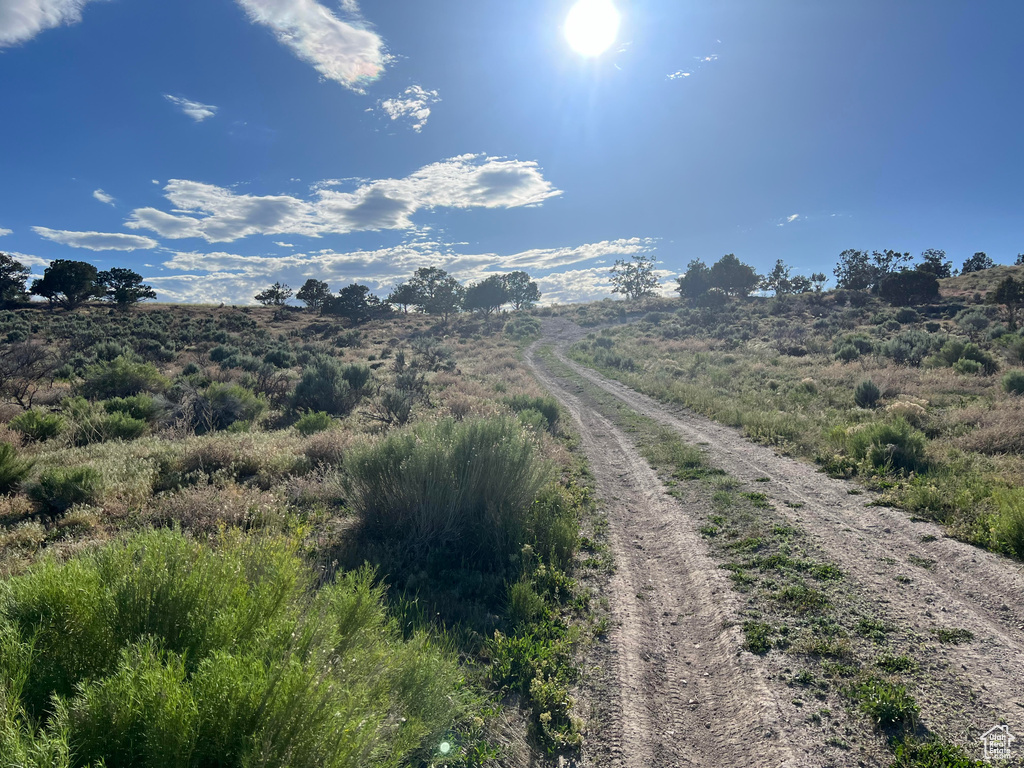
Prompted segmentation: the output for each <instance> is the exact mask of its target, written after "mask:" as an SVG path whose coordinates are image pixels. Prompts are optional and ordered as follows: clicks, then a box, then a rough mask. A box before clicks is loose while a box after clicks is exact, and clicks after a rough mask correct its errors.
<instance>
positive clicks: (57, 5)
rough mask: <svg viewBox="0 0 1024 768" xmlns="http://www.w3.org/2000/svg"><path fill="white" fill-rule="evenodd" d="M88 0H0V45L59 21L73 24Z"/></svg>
mask: <svg viewBox="0 0 1024 768" xmlns="http://www.w3.org/2000/svg"><path fill="white" fill-rule="evenodd" d="M88 2H89V0H2V1H0V48H4V47H6V46H9V45H15V44H17V43H23V42H25V41H26V40H31V39H32V38H33V37H35V36H36V35H38V34H39V33H40V32H42V31H44V30H47V29H51V28H53V27H59V26H60V25H61V24H69V25H70V24H77V23H78V22H80V21H81V20H82V8H84V7H85V5H86V3H88Z"/></svg>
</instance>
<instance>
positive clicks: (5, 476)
mask: <svg viewBox="0 0 1024 768" xmlns="http://www.w3.org/2000/svg"><path fill="white" fill-rule="evenodd" d="M34 465H35V462H34V461H33V460H32V459H23V458H21V456H19V455H18V451H17V449H16V448H15V447H14V446H13V445H8V444H7V443H0V493H10V492H11V491H13V490H15V489H16V488H17V487H18V486H19V485H20V484H21V481H22V480H24V479H25V478H26V477H27V476H28V473H29V472H31V471H32V467H33V466H34Z"/></svg>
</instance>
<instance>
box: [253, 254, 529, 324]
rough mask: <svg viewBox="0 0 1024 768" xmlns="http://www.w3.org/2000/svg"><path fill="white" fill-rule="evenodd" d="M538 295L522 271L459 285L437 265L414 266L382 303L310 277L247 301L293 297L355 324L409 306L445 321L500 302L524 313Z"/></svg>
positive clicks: (487, 311) (487, 313)
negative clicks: (334, 290)
mask: <svg viewBox="0 0 1024 768" xmlns="http://www.w3.org/2000/svg"><path fill="white" fill-rule="evenodd" d="M540 295H541V294H540V288H539V287H538V286H537V283H536V282H535V281H533V280H531V279H530V276H529V275H528V274H527V273H526V272H510V273H508V274H505V275H491V276H490V277H487V278H485V279H484V280H481V281H480V282H478V283H474V284H471V285H463V284H462V283H460V282H459V281H458V280H456V279H455V278H454V277H452V276H451V275H449V274H448V272H446V271H445V270H443V269H440V268H439V267H420V268H419V269H417V270H416V272H415V273H414V274H413V276H412V277H411V278H410V279H409V281H408V282H405V283H399V284H398V285H397V286H395V288H394V290H392V291H391V293H390V294H388V296H387V297H386V298H384V299H381V298H380V297H379V296H375V295H374V294H372V293H370V289H369V287H367V286H365V285H360V284H359V283H352V284H351V285H349V286H347V287H346V288H342V289H341V290H339V291H338V293H337V294H333V293H331V289H330V286H329V285H328V284H327V283H326V282H324V281H323V280H317V279H315V278H309V279H308V280H306V282H305V283H303V285H302V287H301V288H299V290H298V291H296V292H293V291H292V289H291V288H290V287H289V286H288V285H286V284H284V283H280V282H278V283H274V284H273V285H271V286H270V287H269V288H267V289H266V290H263V291H260V292H259V293H257V294H256V295H255V296H254V297H253V298H255V299H256V301H258V302H260V304H263V305H264V306H284V305H285V304H287V303H288V301H289V300H290V299H291V298H292V297H293V296H294V298H295V299H297V300H298V301H301V302H302V303H303V304H305V305H306V308H307V309H309V310H310V311H313V312H319V313H320V314H323V315H336V316H340V317H345V318H347V319H349V320H352V321H353V322H357V323H358V322H364V321H366V320H370V319H373V318H375V317H380V316H381V315H386V314H388V313H390V312H393V311H400V312H402V313H407V312H408V311H409V308H410V307H412V308H414V309H415V310H417V311H419V312H423V313H425V314H428V315H438V316H440V317H441V320H442V322H445V323H447V322H448V320H449V318H450V317H451V316H452V315H455V314H458V313H459V312H476V313H478V314H480V315H482V316H483V317H484V318H485V319H487V318H490V317H491V315H493V314H494V313H495V312H497V311H498V310H500V309H501V308H502V307H503V306H505V305H506V304H508V305H511V306H512V308H513V309H515V310H520V309H528V308H529V307H532V306H533V305H534V304H535V303H536V302H537V301H539V300H540Z"/></svg>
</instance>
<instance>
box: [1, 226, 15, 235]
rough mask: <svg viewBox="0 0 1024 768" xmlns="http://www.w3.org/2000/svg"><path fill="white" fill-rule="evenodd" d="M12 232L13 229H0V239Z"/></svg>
mask: <svg viewBox="0 0 1024 768" xmlns="http://www.w3.org/2000/svg"><path fill="white" fill-rule="evenodd" d="M13 232H14V230H13V229H4V228H3V227H0V237H3V236H4V235H9V234H11V233H13Z"/></svg>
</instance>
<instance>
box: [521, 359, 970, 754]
mask: <svg viewBox="0 0 1024 768" xmlns="http://www.w3.org/2000/svg"><path fill="white" fill-rule="evenodd" d="M540 354H541V355H542V357H543V358H544V360H545V362H546V364H547V365H548V366H549V367H551V369H552V370H554V371H556V372H557V373H558V375H560V376H563V377H565V378H569V379H571V380H572V381H574V382H576V383H578V384H580V385H581V386H582V387H583V388H584V391H585V392H586V396H587V398H588V399H589V400H590V401H591V402H592V403H594V404H596V406H597V408H598V409H599V411H600V412H601V413H603V414H604V415H605V416H606V417H607V418H609V419H611V420H612V421H613V422H614V423H615V424H616V425H617V426H619V427H620V428H621V429H623V430H624V431H626V432H627V433H629V434H630V435H631V437H632V439H633V441H634V442H635V444H636V446H637V448H638V450H639V451H640V452H641V454H642V455H643V456H644V457H645V458H646V459H647V460H648V462H649V463H650V464H651V466H652V467H654V468H655V469H656V470H657V471H658V473H659V475H660V476H661V478H662V480H663V481H664V482H665V485H666V487H667V489H668V490H669V491H670V493H672V494H673V495H675V496H676V497H677V498H679V499H680V500H681V501H683V502H685V503H688V504H689V505H691V509H693V510H704V512H703V513H700V514H702V515H703V519H702V525H701V529H700V530H701V533H702V535H703V536H704V538H705V539H706V540H707V542H708V545H709V548H710V551H711V554H712V556H713V557H714V558H715V559H716V560H718V561H719V563H720V565H719V567H721V568H722V569H724V570H727V571H728V572H729V578H730V580H731V582H732V585H733V589H734V590H736V591H737V592H738V593H740V594H741V595H743V597H744V604H745V607H744V609H743V611H742V614H741V616H740V617H739V619H738V620H739V621H740V622H741V625H740V626H741V629H742V631H743V635H744V638H745V640H744V648H745V649H746V650H748V651H750V652H752V653H755V654H758V655H761V656H764V657H766V662H768V663H769V666H770V668H771V669H772V670H773V671H774V673H775V674H776V675H777V676H778V677H779V679H781V680H782V681H783V682H784V683H785V684H786V685H787V686H788V687H789V688H791V689H792V698H791V701H790V703H791V704H792V706H793V707H794V708H795V710H796V711H795V712H794V716H797V717H800V716H803V717H804V718H805V719H806V720H807V721H808V722H809V723H811V724H813V725H814V726H815V727H817V728H819V729H820V732H821V739H822V742H821V743H822V746H823V748H824V749H825V750H827V751H828V750H831V751H834V752H845V751H849V750H856V749H862V750H863V748H864V747H863V744H864V743H865V742H874V743H876V744H881V743H884V745H885V746H886V747H887V748H888V749H889V750H891V753H890V754H891V758H892V759H893V761H894V762H893V763H892V764H893V766H894V767H895V768H925V767H926V766H965V767H966V768H970V767H971V766H976V765H978V766H980V765H982V763H980V762H975V761H971V760H970V759H969V758H968V757H967V755H966V753H965V752H964V751H963V750H962V749H961V748H959V747H956V746H954V745H951V744H948V743H944V742H943V741H941V739H940V738H938V737H936V736H934V735H932V734H930V733H929V731H928V730H927V729H926V727H925V724H926V723H927V719H928V717H929V714H930V713H927V712H925V713H922V712H921V708H920V706H919V705H918V703H917V701H916V700H915V697H914V692H915V690H923V689H924V688H927V687H928V685H929V675H928V673H927V671H926V669H927V659H926V658H924V657H923V651H922V647H921V639H920V638H917V637H915V636H913V635H912V634H911V633H909V632H907V631H905V630H904V629H903V628H900V627H892V626H888V625H886V624H885V623H884V622H883V621H881V620H879V618H878V617H877V616H876V615H873V613H872V611H871V609H870V607H869V606H868V605H867V601H866V600H864V599H863V598H862V597H861V596H860V595H859V594H858V589H857V586H856V585H855V584H852V583H850V581H849V579H848V577H847V576H846V574H844V573H843V571H842V570H841V569H840V568H839V567H837V566H836V565H835V564H834V563H831V562H829V561H828V560H827V558H825V557H824V556H823V555H822V554H821V553H820V552H819V551H817V550H816V548H815V546H814V542H813V541H811V540H810V539H809V537H808V536H807V535H806V534H805V533H803V532H802V531H800V530H798V529H797V528H795V527H793V526H792V525H791V524H790V523H789V522H788V520H787V518H786V516H785V515H784V514H780V513H779V511H778V510H776V509H775V508H774V507H773V506H772V505H771V504H770V503H769V502H768V499H767V496H766V495H765V494H764V493H763V492H761V491H760V490H758V488H757V487H756V486H754V487H744V486H743V485H742V484H741V483H739V482H738V481H737V480H735V479H733V478H731V477H729V476H728V475H726V474H725V473H723V472H722V471H721V470H718V469H716V468H715V467H713V466H711V465H710V464H709V463H708V461H707V458H706V455H705V454H704V452H703V451H701V450H700V449H699V448H698V447H695V446H692V445H688V444H686V443H685V442H684V441H682V440H681V439H680V438H679V437H678V435H677V434H676V433H675V432H674V431H672V430H671V429H668V428H666V427H663V426H661V425H659V424H657V423H656V422H654V421H653V420H651V419H649V418H647V417H644V416H642V415H640V414H638V413H636V412H635V411H633V410H631V409H629V408H628V407H627V406H626V405H625V404H623V403H622V402H621V401H620V400H618V399H617V398H615V397H614V396H613V395H610V394H609V393H606V392H604V391H603V390H601V389H599V388H597V387H594V386H593V385H591V384H590V383H589V382H587V381H585V380H584V379H582V378H581V377H579V376H577V375H575V374H574V373H573V372H572V371H571V370H570V369H568V368H567V367H566V366H564V365H562V364H560V363H559V362H558V361H557V359H556V358H555V357H554V355H552V354H551V353H550V349H546V350H541V352H540ZM879 736H880V737H881V741H879V740H878V738H877V737H879ZM858 741H859V742H860V743H861V745H860V746H858Z"/></svg>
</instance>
